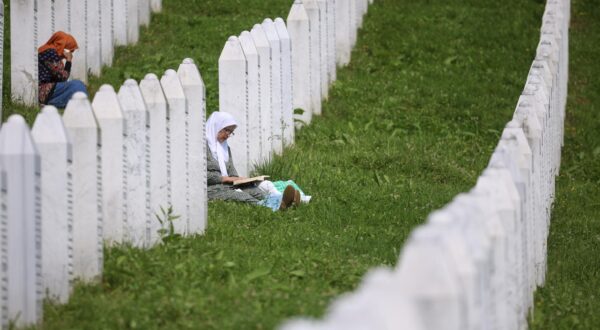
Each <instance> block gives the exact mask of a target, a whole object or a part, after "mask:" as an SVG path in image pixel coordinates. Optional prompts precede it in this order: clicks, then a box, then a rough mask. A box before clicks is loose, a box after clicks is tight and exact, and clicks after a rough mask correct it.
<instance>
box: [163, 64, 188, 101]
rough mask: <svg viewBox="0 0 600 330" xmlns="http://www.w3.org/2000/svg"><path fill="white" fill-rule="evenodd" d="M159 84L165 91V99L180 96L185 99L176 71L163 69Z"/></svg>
mask: <svg viewBox="0 0 600 330" xmlns="http://www.w3.org/2000/svg"><path fill="white" fill-rule="evenodd" d="M160 85H161V86H162V88H163V91H164V92H165V96H166V97H167V99H169V98H180V99H185V93H184V91H183V87H182V85H181V81H180V80H179V77H178V76H177V72H175V70H173V69H168V70H167V71H165V73H164V74H163V76H162V77H161V78H160Z"/></svg>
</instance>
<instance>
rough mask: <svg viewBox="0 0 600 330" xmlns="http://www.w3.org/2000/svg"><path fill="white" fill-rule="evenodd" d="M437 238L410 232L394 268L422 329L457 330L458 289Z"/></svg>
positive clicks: (446, 253)
mask: <svg viewBox="0 0 600 330" xmlns="http://www.w3.org/2000/svg"><path fill="white" fill-rule="evenodd" d="M436 240H437V238H436V237H435V236H430V235H424V234H423V235H422V234H421V233H420V232H419V231H418V230H417V231H413V233H412V234H411V236H410V239H409V240H408V242H407V243H406V244H405V245H404V247H403V248H402V253H401V256H400V261H399V262H398V265H397V266H396V268H397V272H398V280H399V281H400V282H401V283H402V284H401V286H402V291H403V292H404V293H405V294H406V295H407V297H408V298H409V299H410V300H411V301H413V302H414V303H415V304H416V306H417V313H418V315H419V318H420V319H421V320H423V322H424V327H425V329H456V330H458V329H460V324H461V321H460V294H461V291H460V286H459V283H458V280H457V279H456V277H455V276H454V272H455V270H454V269H453V266H452V264H451V263H450V262H449V260H450V259H449V257H448V251H447V250H444V249H441V248H440V247H439V246H438V245H437V243H436Z"/></svg>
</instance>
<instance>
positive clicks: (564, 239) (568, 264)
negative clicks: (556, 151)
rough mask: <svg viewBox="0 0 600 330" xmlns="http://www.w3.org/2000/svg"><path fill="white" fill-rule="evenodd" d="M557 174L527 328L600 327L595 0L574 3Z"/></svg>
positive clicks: (599, 66) (599, 23)
mask: <svg viewBox="0 0 600 330" xmlns="http://www.w3.org/2000/svg"><path fill="white" fill-rule="evenodd" d="M569 41H570V72H569V74H570V78H569V96H568V104H567V115H566V116H567V118H566V125H565V144H564V148H563V152H562V166H561V173H560V176H559V177H558V181H557V191H556V199H555V202H554V204H555V205H554V210H553V215H552V223H551V225H550V237H549V239H548V272H547V275H546V286H545V287H544V288H543V289H541V290H539V292H538V293H537V295H536V303H535V308H536V310H535V314H534V315H535V317H534V320H533V322H532V323H531V328H532V329H598V328H600V314H599V313H598V311H600V197H599V196H600V165H599V163H600V119H599V118H600V116H599V115H598V112H599V111H600V80H599V79H598V77H599V76H600V63H599V62H598V54H600V2H598V1H594V0H573V2H572V17H571V32H570V40H569Z"/></svg>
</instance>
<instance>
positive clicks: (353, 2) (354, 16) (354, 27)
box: [349, 0, 361, 52]
mask: <svg viewBox="0 0 600 330" xmlns="http://www.w3.org/2000/svg"><path fill="white" fill-rule="evenodd" d="M359 1H361V0H349V3H350V4H349V7H350V22H349V23H350V27H349V31H350V51H351V52H352V49H353V48H354V46H356V35H357V32H358V12H357V8H356V7H357V2H359Z"/></svg>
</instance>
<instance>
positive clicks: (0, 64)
mask: <svg viewBox="0 0 600 330" xmlns="http://www.w3.org/2000/svg"><path fill="white" fill-rule="evenodd" d="M0 41H1V42H2V43H3V44H4V6H2V8H0ZM0 73H2V74H4V47H2V49H0ZM2 91H3V89H2V81H0V92H2ZM0 118H2V102H1V101H0ZM0 122H1V120H0ZM0 175H1V173H0ZM0 257H2V255H0ZM1 308H2V303H0V309H1ZM1 317H2V314H0V319H1Z"/></svg>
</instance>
